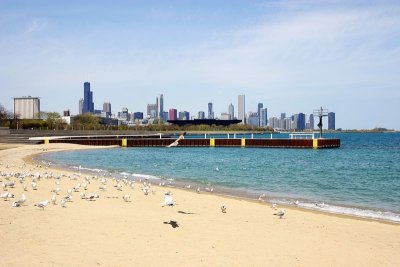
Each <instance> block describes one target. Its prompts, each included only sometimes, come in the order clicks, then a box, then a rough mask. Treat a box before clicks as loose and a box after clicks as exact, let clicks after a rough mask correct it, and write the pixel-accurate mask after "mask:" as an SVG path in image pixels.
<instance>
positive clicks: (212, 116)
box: [207, 102, 214, 119]
mask: <svg viewBox="0 0 400 267" xmlns="http://www.w3.org/2000/svg"><path fill="white" fill-rule="evenodd" d="M207 118H208V119H214V111H213V104H212V102H209V103H208V116H207Z"/></svg>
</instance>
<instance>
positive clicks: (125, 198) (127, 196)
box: [122, 195, 131, 202]
mask: <svg viewBox="0 0 400 267" xmlns="http://www.w3.org/2000/svg"><path fill="white" fill-rule="evenodd" d="M122 199H123V200H124V201H125V202H130V199H131V196H130V195H124V196H123V197H122Z"/></svg>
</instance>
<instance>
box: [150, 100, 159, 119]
mask: <svg viewBox="0 0 400 267" xmlns="http://www.w3.org/2000/svg"><path fill="white" fill-rule="evenodd" d="M157 108H158V104H147V117H149V118H151V119H152V118H156V117H157V115H158V112H157Z"/></svg>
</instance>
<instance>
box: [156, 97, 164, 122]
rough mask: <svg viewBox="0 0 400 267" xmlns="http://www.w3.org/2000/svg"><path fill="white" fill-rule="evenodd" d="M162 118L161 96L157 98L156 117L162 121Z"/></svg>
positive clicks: (162, 98) (162, 99)
mask: <svg viewBox="0 0 400 267" xmlns="http://www.w3.org/2000/svg"><path fill="white" fill-rule="evenodd" d="M163 116H164V96H163V94H161V95H160V96H158V97H157V117H159V118H160V119H163Z"/></svg>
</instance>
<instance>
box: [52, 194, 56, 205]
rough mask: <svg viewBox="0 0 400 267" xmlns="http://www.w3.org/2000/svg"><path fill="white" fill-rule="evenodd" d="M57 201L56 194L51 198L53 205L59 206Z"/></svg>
mask: <svg viewBox="0 0 400 267" xmlns="http://www.w3.org/2000/svg"><path fill="white" fill-rule="evenodd" d="M56 201H57V199H56V194H53V196H52V197H51V204H53V205H57V203H56Z"/></svg>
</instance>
